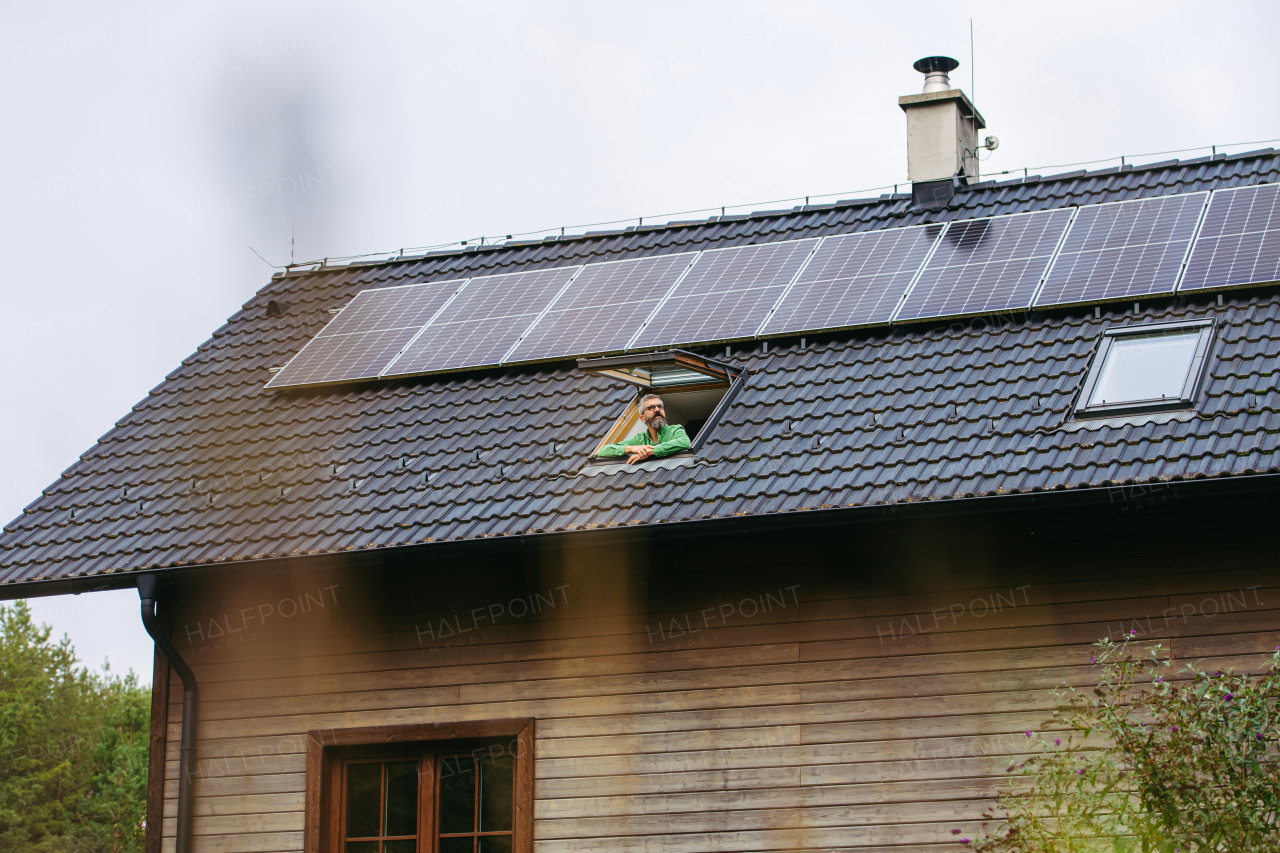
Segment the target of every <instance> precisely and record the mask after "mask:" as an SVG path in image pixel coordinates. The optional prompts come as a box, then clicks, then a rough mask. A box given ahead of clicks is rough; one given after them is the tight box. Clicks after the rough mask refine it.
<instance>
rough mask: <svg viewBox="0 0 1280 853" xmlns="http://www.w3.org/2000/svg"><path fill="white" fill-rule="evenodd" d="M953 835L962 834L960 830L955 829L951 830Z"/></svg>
mask: <svg viewBox="0 0 1280 853" xmlns="http://www.w3.org/2000/svg"><path fill="white" fill-rule="evenodd" d="M951 834H952V835H959V834H960V830H958V829H953V830H951Z"/></svg>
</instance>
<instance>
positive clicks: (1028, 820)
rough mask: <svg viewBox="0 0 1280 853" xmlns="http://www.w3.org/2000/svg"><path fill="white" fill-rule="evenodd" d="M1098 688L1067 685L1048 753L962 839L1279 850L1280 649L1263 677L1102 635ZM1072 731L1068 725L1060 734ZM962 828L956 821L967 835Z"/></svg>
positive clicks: (1015, 849)
mask: <svg viewBox="0 0 1280 853" xmlns="http://www.w3.org/2000/svg"><path fill="white" fill-rule="evenodd" d="M1095 645H1096V646H1097V648H1098V652H1097V654H1096V656H1095V657H1094V658H1093V663H1095V664H1096V665H1097V666H1099V667H1100V668H1101V677H1100V679H1099V681H1098V685H1097V687H1095V688H1093V690H1092V691H1091V693H1089V694H1085V693H1081V692H1079V691H1077V690H1075V689H1074V688H1070V687H1068V688H1066V689H1065V690H1061V691H1059V693H1058V710H1056V711H1054V716H1053V719H1051V720H1049V721H1047V722H1046V723H1045V725H1044V726H1043V727H1042V729H1048V730H1050V731H1052V732H1054V733H1055V735H1057V736H1055V737H1054V738H1053V743H1052V744H1050V743H1049V740H1048V737H1033V735H1032V733H1031V732H1027V733H1026V734H1027V737H1028V738H1033V740H1034V742H1035V746H1036V748H1037V749H1038V752H1039V754H1038V755H1036V756H1034V757H1033V758H1031V759H1029V760H1027V761H1025V762H1023V763H1021V764H1018V765H1015V766H1013V767H1010V768H1009V769H1010V771H1011V772H1013V773H1015V774H1016V775H1015V779H1014V780H1013V782H1011V783H1010V784H1009V785H1008V786H1006V788H1005V789H1004V790H1003V791H1001V793H1000V795H999V799H998V800H997V806H996V809H995V810H994V811H992V812H988V814H987V818H988V820H990V821H994V822H995V828H994V829H989V830H987V831H986V832H984V834H983V835H982V836H981V837H979V838H977V839H975V840H974V841H972V842H971V841H970V840H969V839H962V840H961V843H962V844H972V846H973V849H976V850H979V851H983V853H1022V851H1036V853H1091V851H1106V853H1122V851H1139V850H1140V851H1144V853H1148V852H1149V851H1159V853H1208V851H1214V853H1217V851H1232V853H1263V851H1268V853H1274V851H1276V850H1280V829H1278V821H1280V756H1278V754H1277V749H1278V747H1280V648H1278V649H1277V650H1276V653H1275V654H1274V655H1272V657H1271V659H1270V661H1269V662H1268V664H1267V665H1266V667H1265V668H1264V669H1263V671H1262V672H1261V673H1259V674H1258V675H1256V676H1250V675H1248V674H1243V673H1241V674H1237V673H1236V672H1234V671H1232V670H1225V671H1222V670H1219V671H1215V672H1213V673H1208V672H1205V671H1204V670H1202V669H1200V668H1199V667H1198V666H1192V665H1188V666H1185V667H1184V668H1183V670H1182V672H1181V677H1180V678H1178V677H1173V675H1172V672H1171V669H1172V667H1173V665H1174V664H1173V660H1172V657H1171V656H1168V655H1166V654H1165V651H1164V649H1163V647H1162V646H1161V645H1159V644H1157V645H1154V646H1151V647H1150V648H1149V649H1147V653H1146V654H1145V655H1139V656H1136V657H1135V655H1134V654H1132V653H1131V644H1130V642H1129V641H1125V642H1124V643H1120V644H1116V643H1113V642H1112V641H1111V640H1101V641H1100V642H1098V643H1097V644H1095ZM1062 735H1066V743H1065V744H1064V743H1063V737H1062ZM957 833H958V831H957Z"/></svg>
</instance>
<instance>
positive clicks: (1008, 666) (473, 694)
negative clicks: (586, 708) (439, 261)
mask: <svg viewBox="0 0 1280 853" xmlns="http://www.w3.org/2000/svg"><path fill="white" fill-rule="evenodd" d="M1090 656H1091V651H1090V648H1089V647H1088V646H1066V647H1050V648H1035V649H1012V650H1002V651H999V652H967V653H957V654H937V655H926V656H914V657H911V658H908V659H905V660H898V659H892V660H887V659H883V658H873V659H870V660H866V661H859V662H857V664H856V669H855V668H854V667H853V666H851V662H850V661H844V660H840V661H832V660H824V661H814V662H810V663H804V664H794V663H793V664H773V665H757V666H729V667H724V668H720V669H711V670H677V671H672V672H662V671H655V672H646V673H642V674H637V675H627V676H602V677H598V678H569V679H564V678H544V679H538V680H530V681H527V682H520V683H517V684H510V683H504V682H501V681H499V682H497V683H486V684H480V685H474V684H473V685H464V686H462V687H461V688H458V692H457V698H452V697H450V696H449V693H448V691H451V690H453V689H454V688H444V687H441V688H431V689H408V690H399V689H392V690H377V691H365V692H360V693H338V694H307V695H303V696H289V697H277V698H271V699H261V700H243V701H238V702H230V701H227V702H218V701H206V702H204V703H202V706H201V710H202V717H201V720H202V723H212V722H214V721H217V720H225V719H237V718H241V717H246V716H251V717H254V718H258V719H265V718H268V717H271V716H292V715H296V714H298V713H302V712H305V713H310V714H316V713H335V712H344V713H345V712H353V711H364V710H380V709H383V708H395V707H405V706H411V705H416V706H425V705H435V704H445V703H450V704H475V703H476V702H505V701H511V700H513V699H532V698H596V697H602V696H604V697H616V696H620V695H626V694H634V693H650V692H654V691H655V690H660V691H664V692H666V691H673V690H692V689H699V688H700V689H708V688H730V687H747V686H759V685H771V684H793V685H799V684H805V683H822V682H826V681H830V680H831V679H833V678H845V677H847V676H848V675H850V674H851V673H856V676H857V677H856V678H854V679H849V681H850V683H852V682H870V681H876V682H879V681H883V679H884V677H885V676H886V675H895V676H898V677H903V678H905V677H923V676H936V675H942V674H953V673H983V672H999V671H1004V670H1014V669H1018V670H1021V669H1029V668H1042V667H1044V666H1046V665H1055V664H1057V665H1068V664H1071V663H1079V662H1083V661H1087V660H1088V658H1089V657H1090ZM527 668H528V669H531V670H534V671H536V667H532V666H527ZM430 690H435V691H443V692H434V693H433V692H430Z"/></svg>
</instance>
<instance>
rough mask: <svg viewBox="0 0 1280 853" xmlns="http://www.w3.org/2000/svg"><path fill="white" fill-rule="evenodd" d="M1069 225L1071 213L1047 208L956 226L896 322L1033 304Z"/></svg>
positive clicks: (949, 228) (945, 237)
mask: <svg viewBox="0 0 1280 853" xmlns="http://www.w3.org/2000/svg"><path fill="white" fill-rule="evenodd" d="M1070 221H1071V211H1070V210H1044V211H1039V212H1037V213H1018V214H1014V215H1013V216H997V217H993V218H989V219H970V220H966V221H964V222H952V223H951V224H950V225H949V226H947V230H946V231H944V232H943V234H942V238H941V239H940V240H939V241H938V246H937V248H936V249H935V250H934V252H933V255H932V256H931V257H930V258H929V262H928V263H927V264H926V265H925V268H924V271H923V272H921V273H920V278H919V279H918V280H917V281H916V283H915V285H914V286H913V287H912V288H911V292H910V293H908V294H907V298H906V300H905V301H904V302H903V304H902V308H901V310H899V311H898V313H897V315H896V316H895V317H894V319H895V320H899V321H901V320H920V319H924V318H927V317H954V316H957V315H962V314H981V313H985V312H989V311H1012V310H1016V309H1019V308H1026V307H1028V306H1030V305H1031V300H1032V298H1034V297H1035V293H1036V288H1037V287H1038V286H1039V285H1040V280H1041V279H1042V278H1043V277H1044V272H1045V268H1046V267H1048V266H1049V261H1050V260H1051V259H1052V258H1053V252H1054V249H1056V248H1057V246H1058V243H1059V241H1061V239H1062V233H1063V231H1065V230H1066V227H1067V223H1068V222H1070Z"/></svg>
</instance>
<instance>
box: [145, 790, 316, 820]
mask: <svg viewBox="0 0 1280 853" xmlns="http://www.w3.org/2000/svg"><path fill="white" fill-rule="evenodd" d="M303 806H304V795H303V793H302V792H301V791H296V792H293V793H289V794H254V795H249V794H241V795H238V796H226V797H195V798H194V802H193V807H194V808H195V813H196V816H197V817H203V816H211V815H243V814H255V813H257V812H296V811H302V809H303ZM177 815H178V801H177V789H176V788H175V789H174V798H173V799H170V800H168V801H166V802H165V811H164V816H165V817H166V818H176V817H177Z"/></svg>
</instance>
